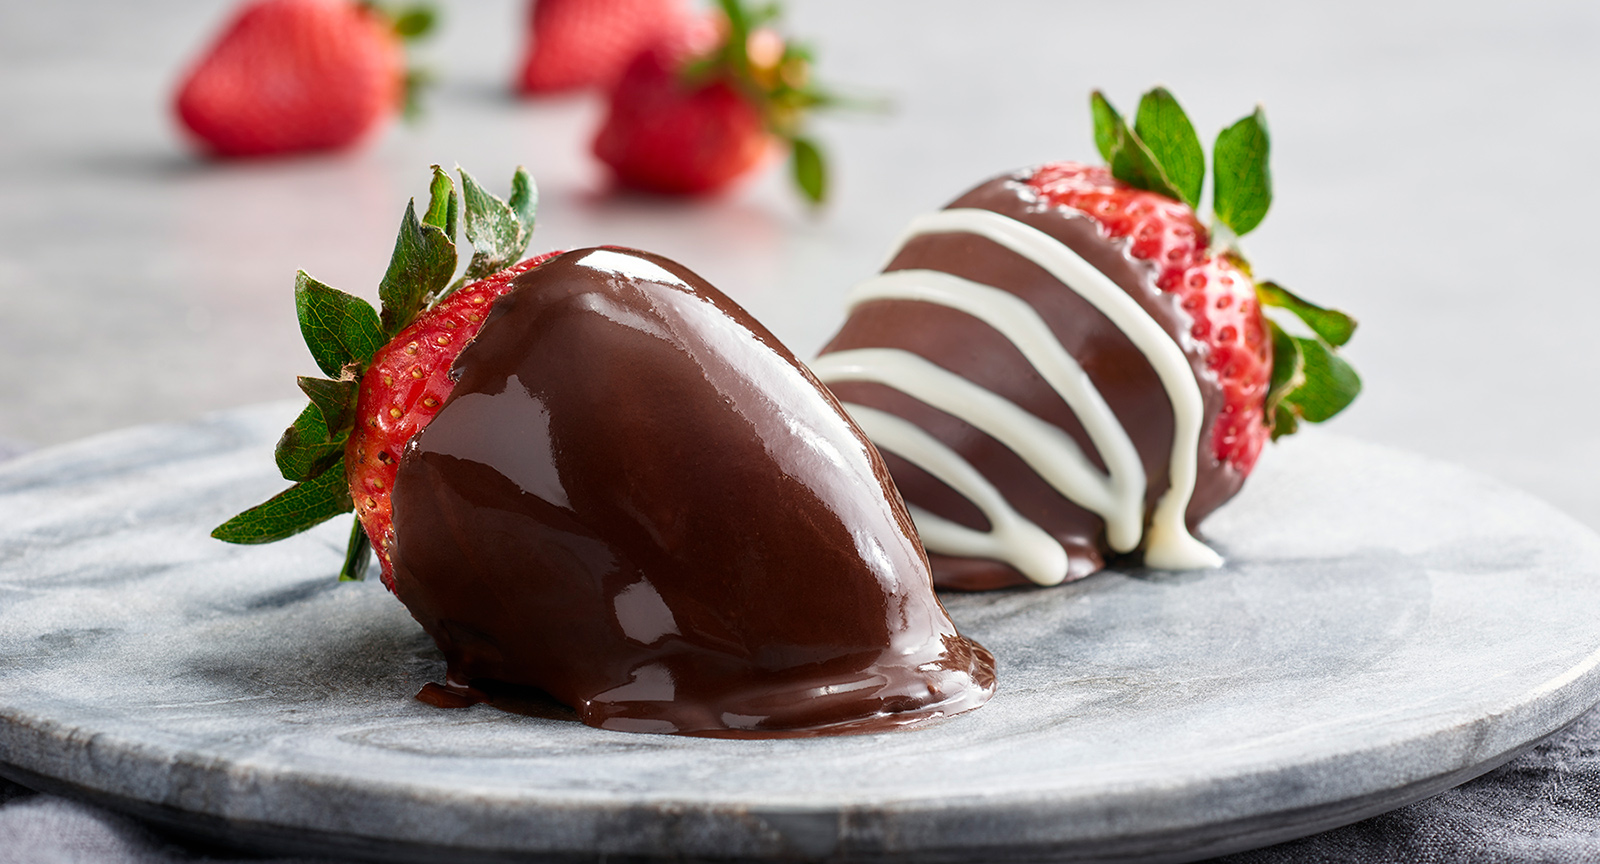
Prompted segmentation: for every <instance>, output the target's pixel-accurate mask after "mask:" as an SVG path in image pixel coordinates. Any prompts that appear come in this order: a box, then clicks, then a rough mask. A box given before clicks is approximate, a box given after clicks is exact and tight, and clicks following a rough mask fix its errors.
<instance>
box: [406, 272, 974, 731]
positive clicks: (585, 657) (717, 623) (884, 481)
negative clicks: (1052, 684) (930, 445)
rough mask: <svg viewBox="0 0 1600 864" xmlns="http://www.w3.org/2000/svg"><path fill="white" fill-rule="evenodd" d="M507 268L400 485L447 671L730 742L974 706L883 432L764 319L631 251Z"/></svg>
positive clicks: (589, 712)
mask: <svg viewBox="0 0 1600 864" xmlns="http://www.w3.org/2000/svg"><path fill="white" fill-rule="evenodd" d="M515 284H516V288H515V290H513V291H512V292H511V293H509V294H507V295H506V296H505V297H503V298H501V299H500V300H499V301H498V302H497V303H496V305H495V307H494V309H493V312H492V313H491V316H490V318H489V321H488V322H487V323H486V324H485V326H484V328H483V330H482V332H481V333H480V334H479V335H478V337H477V339H476V340H475V341H474V342H473V343H472V344H471V345H469V346H468V347H467V348H466V349H465V350H464V351H463V352H462V354H461V356H460V358H459V359H458V360H457V362H456V372H457V374H458V375H459V378H458V383H457V384H456V387H455V390H454V392H453V393H452V395H451V398H450V400H449V401H448V402H446V403H445V405H444V406H443V408H442V409H441V410H440V412H439V414H438V416H437V417H436V418H435V419H434V420H433V421H432V423H430V424H429V426H428V427H427V428H426V429H424V430H423V431H422V432H421V433H419V434H418V435H417V436H416V437H414V438H413V439H412V441H411V443H410V444H409V446H408V447H407V448H406V452H405V454H404V456H403V457H402V459H401V463H400V469H399V474H398V477H397V479H396V481H395V489H394V520H395V535H396V541H397V542H396V551H395V589H396V593H397V594H398V595H399V597H400V599H401V600H402V601H404V603H405V605H406V607H407V608H408V609H410V610H411V613H412V615H413V616H414V617H416V619H417V620H418V621H419V622H421V624H422V626H423V627H424V628H425V629H426V630H427V631H428V633H429V634H430V635H431V636H433V638H434V640H435V641H436V642H437V643H438V645H439V647H440V648H441V649H442V650H443V651H444V654H445V656H446V658H447V659H448V661H449V665H450V682H451V683H452V684H453V685H457V686H460V685H467V684H471V683H472V682H474V681H479V680H483V679H487V680H489V681H494V682H507V683H511V684H518V685H527V686H533V687H538V688H541V689H542V690H544V691H546V692H548V693H549V694H551V695H552V696H554V697H555V698H556V699H558V700H560V701H562V702H564V703H566V704H567V705H570V706H572V707H573V708H574V709H575V710H576V711H577V713H578V715H579V717H580V719H582V720H583V722H585V723H588V724H590V725H593V726H600V727H603V728H607V729H616V730H622V731H637V732H670V733H681V734H692V735H707V736H725V737H779V736H791V735H811V734H829V733H837V732H854V731H871V730H876V729H884V728H890V727H893V726H898V725H904V724H907V723H911V722H916V721H919V720H924V719H927V718H930V717H937V716H942V715H948V714H953V713H957V712H960V711H965V710H968V709H971V708H974V707H977V706H978V705H981V704H982V703H983V702H984V701H985V700H987V699H988V697H989V696H990V695H991V694H992V692H993V689H994V671H993V659H992V658H991V657H990V656H989V654H988V652H987V651H985V650H984V649H983V648H982V647H981V646H979V645H977V644H976V643H973V642H971V641H969V640H967V639H965V638H964V637H962V636H961V635H959V634H958V633H957V632H956V629H955V625H954V624H952V623H951V621H950V619H949V617H948V616H947V615H946V614H945V611H944V609H943V607H942V606H940V604H939V601H938V599H937V598H936V597H935V596H934V593H933V585H932V581H931V577H930V575H929V570H928V565H927V563H926V559H925V557H924V556H923V554H922V550H921V546H920V544H919V543H918V541H917V540H916V534H915V529H914V528H913V526H912V524H911V521H910V519H909V517H908V516H907V515H906V512H905V508H904V505H903V504H901V502H900V499H899V497H898V495H897V494H896V493H895V491H894V487H893V485H892V483H891V482H890V480H889V474H888V470H887V468H886V467H885V466H884V464H883V462H882V460H881V459H880V458H879V456H878V454H877V451H876V449H874V448H873V447H872V446H871V445H870V444H869V443H868V442H867V440H866V439H865V437H864V436H863V435H862V433H861V432H860V430H859V429H857V428H856V426H855V424H854V423H853V422H851V421H850V420H849V418H848V416H847V415H846V414H845V413H844V412H843V410H842V409H841V408H840V407H839V405H838V403H837V402H836V401H835V400H834V399H833V397H832V396H831V395H830V394H828V392H827V391H826V390H825V389H824V388H823V387H822V386H821V385H820V384H818V383H817V382H816V380H815V379H814V378H813V377H812V376H811V374H810V372H809V371H807V370H806V369H805V368H804V367H803V366H802V365H800V364H799V363H798V362H796V361H795V359H794V357H793V356H792V355H791V354H790V353H789V351H788V350H787V349H785V348H784V347H783V346H782V345H781V344H780V343H778V341H777V340H776V339H775V338H774V337H773V336H772V335H771V334H770V333H768V332H767V331H766V329H765V328H763V327H762V326H761V325H760V324H758V323H756V322H755V321H754V320H753V319H751V318H750V317H749V315H748V314H747V313H745V312H744V310H742V309H740V308H739V307H738V306H737V305H735V304H734V303H733V302H732V301H730V300H728V299H727V298H726V297H724V296H723V295H722V294H721V293H720V292H718V291H717V290H716V289H714V288H712V287H711V286H710V285H708V284H707V283H705V282H704V281H703V280H701V279H700V278H699V277H697V276H696V275H694V274H693V273H691V272H689V271H688V270H687V269H685V268H683V267H682V266H681V265H678V264H676V263H674V262H672V261H669V260H667V259H664V258H661V257H658V256H655V255H650V254H647V253H642V252H635V251H631V250H623V249H585V250H579V251H575V252H570V253H567V254H565V255H562V256H560V257H557V258H555V259H553V260H551V261H550V262H549V263H546V264H544V265H543V266H541V267H539V268H537V269H535V270H531V271H529V272H528V273H526V274H523V275H522V276H519V277H518V278H517V280H516V283H515Z"/></svg>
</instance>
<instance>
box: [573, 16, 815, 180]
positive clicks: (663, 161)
mask: <svg viewBox="0 0 1600 864" xmlns="http://www.w3.org/2000/svg"><path fill="white" fill-rule="evenodd" d="M720 8H721V10H722V15H723V17H722V19H721V25H720V31H721V32H720V34H719V35H718V36H717V38H715V40H714V42H713V44H712V45H710V46H709V47H707V46H702V45H699V44H696V43H697V42H698V41H699V40H697V39H695V38H693V34H689V33H686V34H685V35H684V38H680V39H675V40H669V41H662V42H658V43H656V44H655V45H653V46H652V47H651V48H649V49H648V50H646V51H644V52H643V53H641V54H639V55H638V56H636V57H634V58H633V60H632V62H631V63H629V64H628V66H627V67H626V69H625V70H624V71H623V73H622V77H621V78H620V79H619V80H618V81H617V84H616V86H615V87H614V88H613V89H612V91H611V97H610V103H609V107H608V109H607V113H606V118H605V121H604V123H603V124H602V125H601V127H600V131H599V133H598V134H597V135H596V136H595V139H594V154H595V156H597V157H598V158H599V159H600V161H601V162H604V163H605V164H606V165H607V166H608V167H609V168H610V169H611V174H612V176H613V177H614V178H615V179H616V181H617V183H618V184H620V185H622V186H625V187H628V188H632V189H639V190H642V191H645V192H655V193H659V194H665V195H706V194H711V193H715V192H719V191H721V190H723V189H726V188H727V187H728V186H730V185H731V184H732V183H733V182H734V181H735V180H737V179H739V178H740V177H743V176H745V175H746V174H749V173H750V172H751V171H752V170H754V169H755V168H756V167H758V166H759V165H761V164H762V162H764V161H765V160H766V158H767V156H768V155H769V154H771V153H773V152H774V151H775V150H776V149H778V148H780V147H787V148H788V149H789V151H790V156H791V169H792V175H793V177H794V180H795V183H796V185H798V187H799V188H800V191H801V192H802V193H803V194H804V195H805V196H806V197H807V198H808V199H810V200H811V201H813V202H820V201H822V200H823V198H824V197H826V195H827V175H826V171H825V166H824V163H823V159H822V153H821V151H820V150H819V149H818V147H817V145H816V144H815V143H814V142H813V141H812V140H811V139H810V138H808V137H806V136H805V134H804V121H805V118H806V115H807V114H808V113H810V111H812V110H813V109H816V108H819V107H823V106H827V105H830V104H834V103H835V102H836V101H837V100H836V99H835V98H834V97H833V96H831V95H829V94H827V93H825V92H823V91H822V90H820V89H818V88H817V87H816V86H815V85H814V84H813V83H812V82H811V55H810V52H809V51H808V50H807V49H806V48H805V47H803V46H801V45H798V44H796V43H793V42H788V41H785V40H784V38H783V37H782V36H780V35H779V34H778V33H777V31H776V30H774V29H773V28H772V26H771V25H772V23H773V22H774V19H775V18H776V17H777V15H778V7H777V6H776V4H774V5H770V6H765V7H763V8H761V9H760V10H757V11H751V10H747V9H745V8H744V6H743V4H742V3H741V2H740V0H720Z"/></svg>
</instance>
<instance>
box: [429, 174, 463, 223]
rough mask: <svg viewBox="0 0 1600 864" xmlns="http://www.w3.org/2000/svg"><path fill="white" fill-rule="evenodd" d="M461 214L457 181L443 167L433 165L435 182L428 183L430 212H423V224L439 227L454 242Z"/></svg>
mask: <svg viewBox="0 0 1600 864" xmlns="http://www.w3.org/2000/svg"><path fill="white" fill-rule="evenodd" d="M460 214H461V196H459V195H457V194H456V184H455V182H454V181H452V180H451V179H450V175H449V174H446V173H445V171H444V169H443V168H440V167H439V166H438V165H435V166H433V182H431V183H430V184H428V212H426V213H424V214H422V224H424V225H432V226H433V227H435V228H438V229H439V230H440V231H443V232H444V236H446V237H448V238H450V240H451V241H452V242H453V241H454V240H455V239H456V231H457V230H458V229H459V225H458V222H459V219H460Z"/></svg>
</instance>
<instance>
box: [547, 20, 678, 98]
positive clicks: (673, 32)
mask: <svg viewBox="0 0 1600 864" xmlns="http://www.w3.org/2000/svg"><path fill="white" fill-rule="evenodd" d="M688 21H689V15H688V12H687V11H686V10H685V9H684V8H683V4H682V3H681V0H532V2H531V3H530V4H529V10H528V45H527V53H526V56H525V57H524V59H523V61H522V71H521V74H520V76H519V77H518V79H517V89H518V90H520V91H521V92H522V93H525V94H538V93H557V92H561V91H565V90H581V89H585V88H589V87H600V88H609V87H611V85H613V84H615V83H616V81H617V79H618V78H619V77H621V75H622V70H623V68H624V67H626V66H627V65H628V61H630V60H632V59H633V58H634V56H635V55H636V54H638V53H639V52H641V51H643V50H645V49H647V48H650V47H651V46H653V45H655V44H657V43H660V42H667V41H672V40H675V39H677V38H678V36H679V35H680V34H681V33H682V31H683V30H684V28H685V27H687V26H688Z"/></svg>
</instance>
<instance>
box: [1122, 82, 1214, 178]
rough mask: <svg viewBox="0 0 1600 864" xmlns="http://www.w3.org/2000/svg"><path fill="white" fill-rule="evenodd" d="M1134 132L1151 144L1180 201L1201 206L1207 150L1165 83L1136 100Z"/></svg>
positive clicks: (1152, 152) (1150, 146) (1153, 153)
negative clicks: (1137, 106) (1136, 110)
mask: <svg viewBox="0 0 1600 864" xmlns="http://www.w3.org/2000/svg"><path fill="white" fill-rule="evenodd" d="M1133 132H1134V134H1135V135H1137V136H1138V138H1139V140H1140V141H1143V142H1144V143H1145V145H1146V146H1147V147H1149V148H1150V153H1151V155H1152V156H1153V157H1154V159H1155V161H1156V163H1157V164H1159V165H1160V166H1161V171H1162V172H1163V173H1164V174H1165V175H1166V177H1167V178H1168V179H1169V180H1170V181H1171V183H1172V186H1173V188H1175V189H1177V191H1178V192H1179V195H1180V199H1181V200H1182V201H1183V203H1185V204H1188V205H1189V206H1190V207H1198V206H1200V190H1201V188H1202V187H1203V186H1204V185H1205V180H1206V151H1205V148H1204V147H1202V146H1201V145H1200V136H1199V135H1197V134H1195V131H1194V124H1192V123H1190V122H1189V116H1188V115H1187V114H1184V113H1183V108H1182V107H1180V106H1179V105H1178V100H1177V99H1175V98H1173V96H1172V94H1171V93H1169V92H1168V91H1167V89H1166V88H1165V87H1157V88H1155V89H1154V90H1151V91H1150V92H1149V93H1146V94H1144V97H1143V98H1142V99H1140V100H1139V113H1138V114H1137V115H1136V116H1135V117H1134V120H1133Z"/></svg>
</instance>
